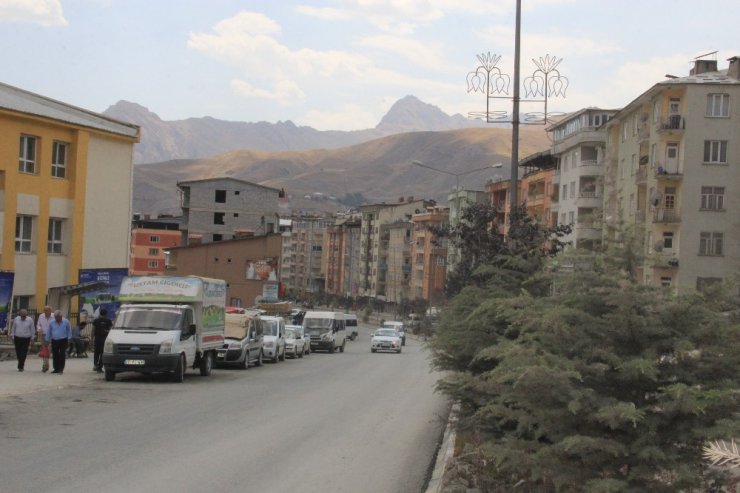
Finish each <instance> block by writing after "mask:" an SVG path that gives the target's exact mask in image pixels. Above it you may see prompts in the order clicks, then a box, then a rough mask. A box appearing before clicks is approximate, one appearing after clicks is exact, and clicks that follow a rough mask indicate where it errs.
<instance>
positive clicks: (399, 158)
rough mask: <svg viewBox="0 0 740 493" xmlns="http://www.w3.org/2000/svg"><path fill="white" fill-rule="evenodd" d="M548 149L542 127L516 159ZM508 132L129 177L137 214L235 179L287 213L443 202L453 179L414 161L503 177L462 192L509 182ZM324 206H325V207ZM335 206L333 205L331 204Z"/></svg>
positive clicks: (466, 182) (452, 134)
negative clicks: (271, 194) (309, 197)
mask: <svg viewBox="0 0 740 493" xmlns="http://www.w3.org/2000/svg"><path fill="white" fill-rule="evenodd" d="M548 147H549V141H548V140H547V135H546V133H545V131H544V129H543V128H542V127H536V128H523V129H521V132H520V151H519V152H520V156H527V155H528V154H531V153H533V152H537V151H540V150H542V149H546V148H548ZM510 155H511V132H510V131H509V130H507V129H500V128H473V129H463V130H453V131H444V132H411V133H404V134H396V135H391V136H388V137H383V138H379V139H375V140H372V141H369V142H364V143H361V144H356V145H353V146H350V147H344V148H341V149H314V150H307V151H282V152H264V151H254V150H240V151H232V152H228V153H224V154H220V155H218V156H214V157H211V158H207V159H201V160H177V161H167V162H162V163H156V164H146V165H139V166H137V167H136V168H135V170H134V190H135V195H134V210H135V211H136V212H148V213H155V214H161V213H174V214H178V213H179V206H178V202H177V193H176V184H177V182H178V181H182V180H192V179H199V178H209V177H219V176H232V177H234V178H239V179H242V180H247V181H251V182H255V183H259V184H262V185H266V186H270V187H274V188H278V189H279V188H284V189H285V190H286V191H287V192H288V194H289V195H291V196H292V200H293V203H292V204H291V206H292V207H293V208H294V209H296V208H315V207H317V206H318V204H316V202H307V201H304V200H303V196H304V195H305V194H311V193H314V192H321V193H323V194H325V195H335V196H337V197H340V198H341V197H344V196H345V195H346V194H349V193H362V194H363V195H364V196H365V197H366V198H368V199H369V200H372V201H375V202H380V201H387V202H394V201H396V200H398V198H399V197H401V196H411V195H413V196H415V197H417V198H433V199H437V200H441V201H442V202H446V200H445V197H446V194H447V192H448V191H449V190H450V189H451V188H452V187H453V186H455V185H456V179H455V177H454V176H453V175H450V174H445V173H441V172H435V171H432V170H428V169H424V168H420V167H418V166H414V165H412V164H411V162H412V161H414V160H419V161H421V162H423V163H426V164H428V165H429V166H433V167H435V168H439V169H443V170H445V171H447V172H449V173H453V174H459V173H465V171H467V170H471V169H476V168H480V167H484V166H486V165H490V164H495V163H504V166H503V168H502V169H501V170H486V171H481V172H476V173H470V174H465V175H464V176H460V177H459V180H460V185H461V186H464V187H467V188H472V189H477V190H483V189H484V186H485V182H486V180H488V179H490V178H492V177H493V176H508V163H509V160H510ZM323 205H324V206H326V205H327V204H323ZM330 205H332V206H334V207H336V204H330Z"/></svg>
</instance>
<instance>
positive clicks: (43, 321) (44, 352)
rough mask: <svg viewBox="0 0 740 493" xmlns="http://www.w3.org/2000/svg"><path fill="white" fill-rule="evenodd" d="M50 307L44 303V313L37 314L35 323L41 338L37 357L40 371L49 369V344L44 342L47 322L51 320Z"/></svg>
mask: <svg viewBox="0 0 740 493" xmlns="http://www.w3.org/2000/svg"><path fill="white" fill-rule="evenodd" d="M52 318H53V317H52V316H51V307H50V306H49V305H46V306H45V307H44V313H42V314H41V315H40V316H39V321H38V322H37V323H36V332H37V333H38V335H39V336H40V338H41V350H40V351H39V358H41V371H42V372H44V373H46V372H47V371H49V356H50V355H51V354H50V351H49V344H48V343H47V342H46V331H47V329H48V328H49V322H51V320H52Z"/></svg>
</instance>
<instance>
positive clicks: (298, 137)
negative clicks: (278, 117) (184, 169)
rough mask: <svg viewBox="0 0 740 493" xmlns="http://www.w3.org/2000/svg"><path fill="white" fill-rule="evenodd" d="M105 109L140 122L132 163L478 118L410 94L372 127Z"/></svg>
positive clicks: (317, 143) (448, 125) (122, 105)
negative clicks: (167, 116) (326, 127)
mask: <svg viewBox="0 0 740 493" xmlns="http://www.w3.org/2000/svg"><path fill="white" fill-rule="evenodd" d="M103 114H105V115H107V116H109V117H111V118H115V119H118V120H122V121H125V122H130V123H134V124H136V125H139V126H140V127H141V128H142V131H141V134H142V135H141V142H140V143H138V144H136V146H135V148H134V163H136V164H141V163H153V162H161V161H168V160H171V159H200V158H205V157H209V156H215V155H218V154H222V153H225V152H229V151H233V150H238V149H254V150H258V151H289V150H301V149H337V148H342V147H347V146H351V145H354V144H358V143H361V142H367V141H369V140H373V139H377V138H379V137H383V136H387V135H391V134H395V133H399V132H409V131H426V130H435V131H436V130H453V129H459V128H470V127H476V126H481V125H482V124H481V123H479V122H475V121H470V120H468V119H466V118H464V117H462V116H461V115H455V116H448V115H447V114H445V113H444V112H442V111H441V110H440V109H439V108H437V107H436V106H433V105H430V104H427V103H423V102H421V101H419V100H418V99H417V98H415V97H414V96H406V97H404V98H402V99H400V100H399V101H398V102H396V103H395V104H394V105H393V107H392V108H391V109H390V111H389V112H388V113H387V114H386V115H385V116H384V117H383V119H382V120H381V122H380V123H379V124H378V125H377V126H376V128H373V129H366V130H356V131H351V132H344V131H338V130H330V131H320V130H316V129H314V128H311V127H299V126H296V125H295V124H294V123H293V122H291V121H286V122H278V123H267V122H257V123H248V122H230V121H224V120H218V119H215V118H211V117H203V118H188V119H187V120H178V121H164V120H162V119H161V118H160V117H159V116H158V115H157V114H155V113H153V112H151V111H149V110H148V109H147V108H145V107H143V106H141V105H138V104H136V103H131V102H128V101H119V102H118V103H116V104H115V105H113V106H111V107H109V108H108V109H107V110H105V111H104V112H103Z"/></svg>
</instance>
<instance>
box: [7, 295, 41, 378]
mask: <svg viewBox="0 0 740 493" xmlns="http://www.w3.org/2000/svg"><path fill="white" fill-rule="evenodd" d="M10 336H11V337H12V338H13V344H15V356H16V358H18V371H23V367H24V366H25V364H26V356H27V355H28V346H29V345H30V344H31V338H33V337H35V336H36V329H35V327H34V325H33V320H31V318H30V317H29V316H28V311H27V310H26V309H25V308H21V310H20V311H19V312H18V316H17V317H15V320H13V326H12V327H11V328H10Z"/></svg>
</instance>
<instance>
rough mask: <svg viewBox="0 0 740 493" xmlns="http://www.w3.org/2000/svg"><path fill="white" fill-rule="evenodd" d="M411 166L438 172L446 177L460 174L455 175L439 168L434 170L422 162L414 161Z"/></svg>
mask: <svg viewBox="0 0 740 493" xmlns="http://www.w3.org/2000/svg"><path fill="white" fill-rule="evenodd" d="M411 164H413V165H414V166H420V167H422V168H426V169H430V170H432V171H437V172H438V173H444V174H446V175H451V176H459V175H458V174H456V173H453V172H451V171H447V170H444V169H439V168H434V167H432V166H429V165H428V164H424V163H422V162H421V161H416V160H414V161H411Z"/></svg>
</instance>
